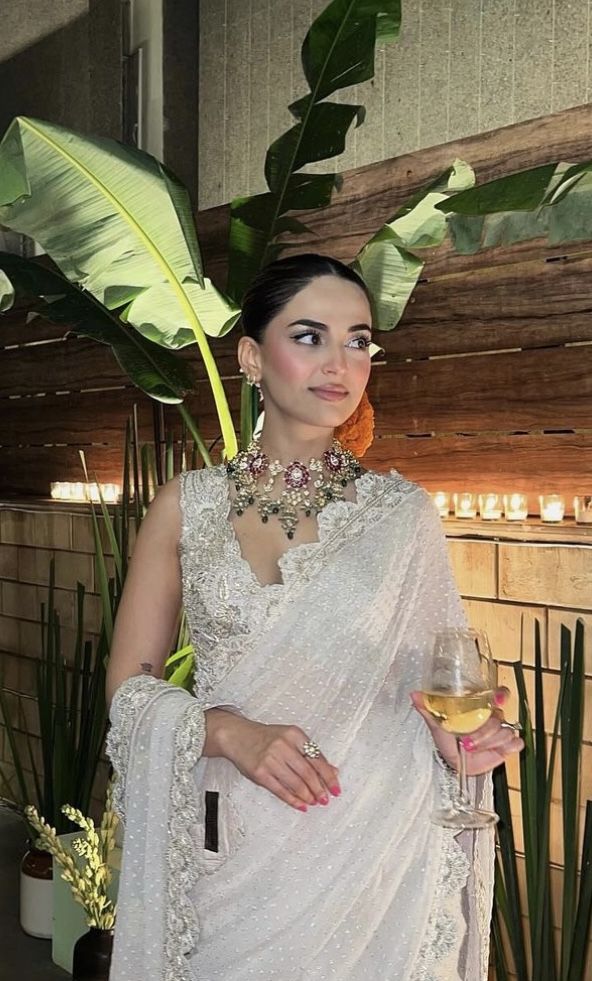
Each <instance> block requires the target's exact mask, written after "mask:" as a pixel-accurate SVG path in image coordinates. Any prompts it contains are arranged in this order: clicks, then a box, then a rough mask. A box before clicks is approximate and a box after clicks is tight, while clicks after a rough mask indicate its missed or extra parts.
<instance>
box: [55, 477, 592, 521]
mask: <svg viewBox="0 0 592 981" xmlns="http://www.w3.org/2000/svg"><path fill="white" fill-rule="evenodd" d="M100 491H101V495H102V497H103V500H104V501H105V502H106V503H107V504H115V503H117V501H118V500H119V496H120V493H121V488H120V487H119V486H118V485H117V484H101V485H100ZM51 496H52V498H53V499H54V500H58V501H94V502H98V501H99V500H100V497H99V485H98V484H96V483H89V484H85V483H81V482H76V483H74V482H68V481H55V482H54V483H52V485H51ZM432 498H433V500H434V503H435V505H436V507H437V508H438V511H439V513H440V517H442V518H447V517H448V516H449V515H450V512H451V511H452V512H453V513H454V516H455V518H476V517H477V514H479V515H480V517H481V518H483V519H484V520H486V521H496V520H499V519H500V518H502V517H504V518H505V519H506V521H526V519H527V517H528V498H527V496H526V494H493V493H492V494H474V493H473V492H472V491H462V492H461V493H458V494H448V493H447V492H446V491H437V492H436V493H435V494H432ZM573 503H574V514H575V518H576V522H577V523H578V524H583V525H592V496H585V495H582V496H579V497H574V502H573ZM539 510H540V516H541V520H542V521H545V522H549V523H557V522H558V521H563V518H564V516H565V498H564V497H562V496H561V495H560V494H541V495H539Z"/></svg>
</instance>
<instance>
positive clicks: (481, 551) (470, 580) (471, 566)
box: [448, 539, 497, 599]
mask: <svg viewBox="0 0 592 981" xmlns="http://www.w3.org/2000/svg"><path fill="white" fill-rule="evenodd" d="M495 550H496V546H495V544H494V543H493V542H469V541H462V540H458V539H456V540H454V541H449V542H448V555H449V557H450V562H451V565H452V570H453V572H454V577H455V580H456V586H457V589H458V591H459V593H461V594H462V595H463V596H465V597H482V598H489V599H493V598H495V596H497V571H496V552H495Z"/></svg>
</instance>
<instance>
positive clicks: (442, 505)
mask: <svg viewBox="0 0 592 981" xmlns="http://www.w3.org/2000/svg"><path fill="white" fill-rule="evenodd" d="M432 500H433V502H434V504H435V505H436V507H437V508H438V514H439V515H440V517H441V518H447V517H448V515H449V514H450V494H447V493H446V491H436V493H435V494H432Z"/></svg>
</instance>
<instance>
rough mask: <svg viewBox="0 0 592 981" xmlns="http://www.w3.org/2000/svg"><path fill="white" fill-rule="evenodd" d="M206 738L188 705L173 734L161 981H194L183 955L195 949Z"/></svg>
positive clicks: (199, 714) (198, 712) (200, 717)
mask: <svg viewBox="0 0 592 981" xmlns="http://www.w3.org/2000/svg"><path fill="white" fill-rule="evenodd" d="M205 736H206V727H205V717H204V713H203V711H202V709H201V708H200V707H199V706H198V704H197V703H196V704H195V705H189V706H188V707H187V709H186V710H185V712H184V713H183V715H182V717H181V722H180V723H179V725H178V726H177V728H176V731H175V751H174V759H173V763H172V766H173V779H172V781H171V796H170V802H169V822H168V831H169V848H168V855H167V869H168V880H167V912H166V938H167V939H166V944H165V970H164V981H192V976H191V972H190V969H189V965H188V963H187V960H186V955H187V954H189V953H191V951H192V950H194V948H195V947H196V945H197V941H198V937H199V919H198V916H197V913H196V911H195V909H194V907H193V904H192V902H191V899H190V896H189V893H190V891H191V889H192V887H193V886H194V885H195V883H196V881H197V879H198V877H199V876H200V874H201V872H202V870H201V865H200V849H199V844H198V838H197V833H196V832H197V828H198V826H199V802H198V799H197V785H196V783H195V780H194V778H193V775H192V770H193V768H194V767H195V766H196V764H197V762H198V760H199V758H200V756H201V753H202V749H203V745H204V742H205Z"/></svg>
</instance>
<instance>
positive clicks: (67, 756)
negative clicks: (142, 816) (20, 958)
mask: <svg viewBox="0 0 592 981" xmlns="http://www.w3.org/2000/svg"><path fill="white" fill-rule="evenodd" d="M84 600H85V587H84V585H83V584H82V583H80V582H79V583H78V585H77V592H76V640H75V645H74V657H73V661H72V666H71V668H70V667H68V666H67V662H66V659H65V656H64V652H63V642H62V634H61V624H60V616H59V613H58V612H57V610H56V607H55V570H54V560H53V559H52V560H51V563H50V573H49V590H48V599H47V605H45V604H42V607H41V656H40V657H39V659H38V661H37V663H36V691H35V695H36V697H35V699H33V700H32V699H29V701H32V702H34V704H35V706H36V712H37V721H38V726H39V733H40V746H41V755H42V767H43V773H41V770H40V768H39V767H38V765H37V762H36V759H35V754H34V752H33V744H32V739H31V736H30V735H29V733H28V732H27V733H26V734H25V739H26V747H27V748H26V752H25V751H24V750H21V746H22V742H19V741H18V740H17V731H16V727H15V725H14V723H13V716H12V714H11V711H10V705H9V695H8V694H7V692H6V691H5V690H3V688H2V687H0V715H1V717H2V721H3V723H4V725H5V727H6V735H7V740H8V746H9V748H10V754H11V756H12V762H13V767H14V774H13V776H10V775H9V773H8V771H7V770H6V768H5V767H4V766H2V767H0V786H1V788H2V795H1V796H2V798H3V799H4V801H5V802H9V803H11V804H12V806H13V807H14V808H15V809H16V810H17V811H18V813H19V814H20V815H21V816H22V817H23V819H24V820H25V822H26V818H25V814H24V808H25V806H26V805H27V804H31V803H34V804H35V806H36V807H37V810H38V811H39V813H40V814H41V815H42V816H43V817H44V818H45V819H46V820H47V821H48V822H49V823H50V824H51V825H52V827H54V828H56V829H57V830H58V833H62V832H66V831H72V830H74V825H72V824H71V822H70V821H69V820H68V818H66V816H65V815H64V814H63V813H62V810H61V807H62V804H72V805H73V806H74V807H77V808H80V810H81V811H82V812H83V813H84V814H88V813H89V808H90V801H91V796H92V791H93V787H94V784H95V780H96V777H97V770H98V765H99V761H100V756H101V751H102V747H103V740H104V737H105V732H106V723H107V716H106V707H105V665H106V662H107V655H108V646H107V637H106V634H105V631H104V630H101V633H100V636H99V639H98V642H97V644H96V648H95V649H94V650H93V646H94V645H93V642H92V641H90V640H85V639H84ZM14 694H15V695H16V697H17V698H18V699H19V700H20V702H21V703H22V702H24V700H25V698H26V696H24V695H21V694H19V693H14ZM27 770H29V772H30V773H32V783H33V791H34V792H33V795H31V787H30V785H29V783H28V781H27V775H26V771H27ZM29 833H30V838H31V840H32V841H34V840H35V839H36V837H37V836H36V834H35V832H34V830H33V829H32V828H31V827H30V826H29Z"/></svg>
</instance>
